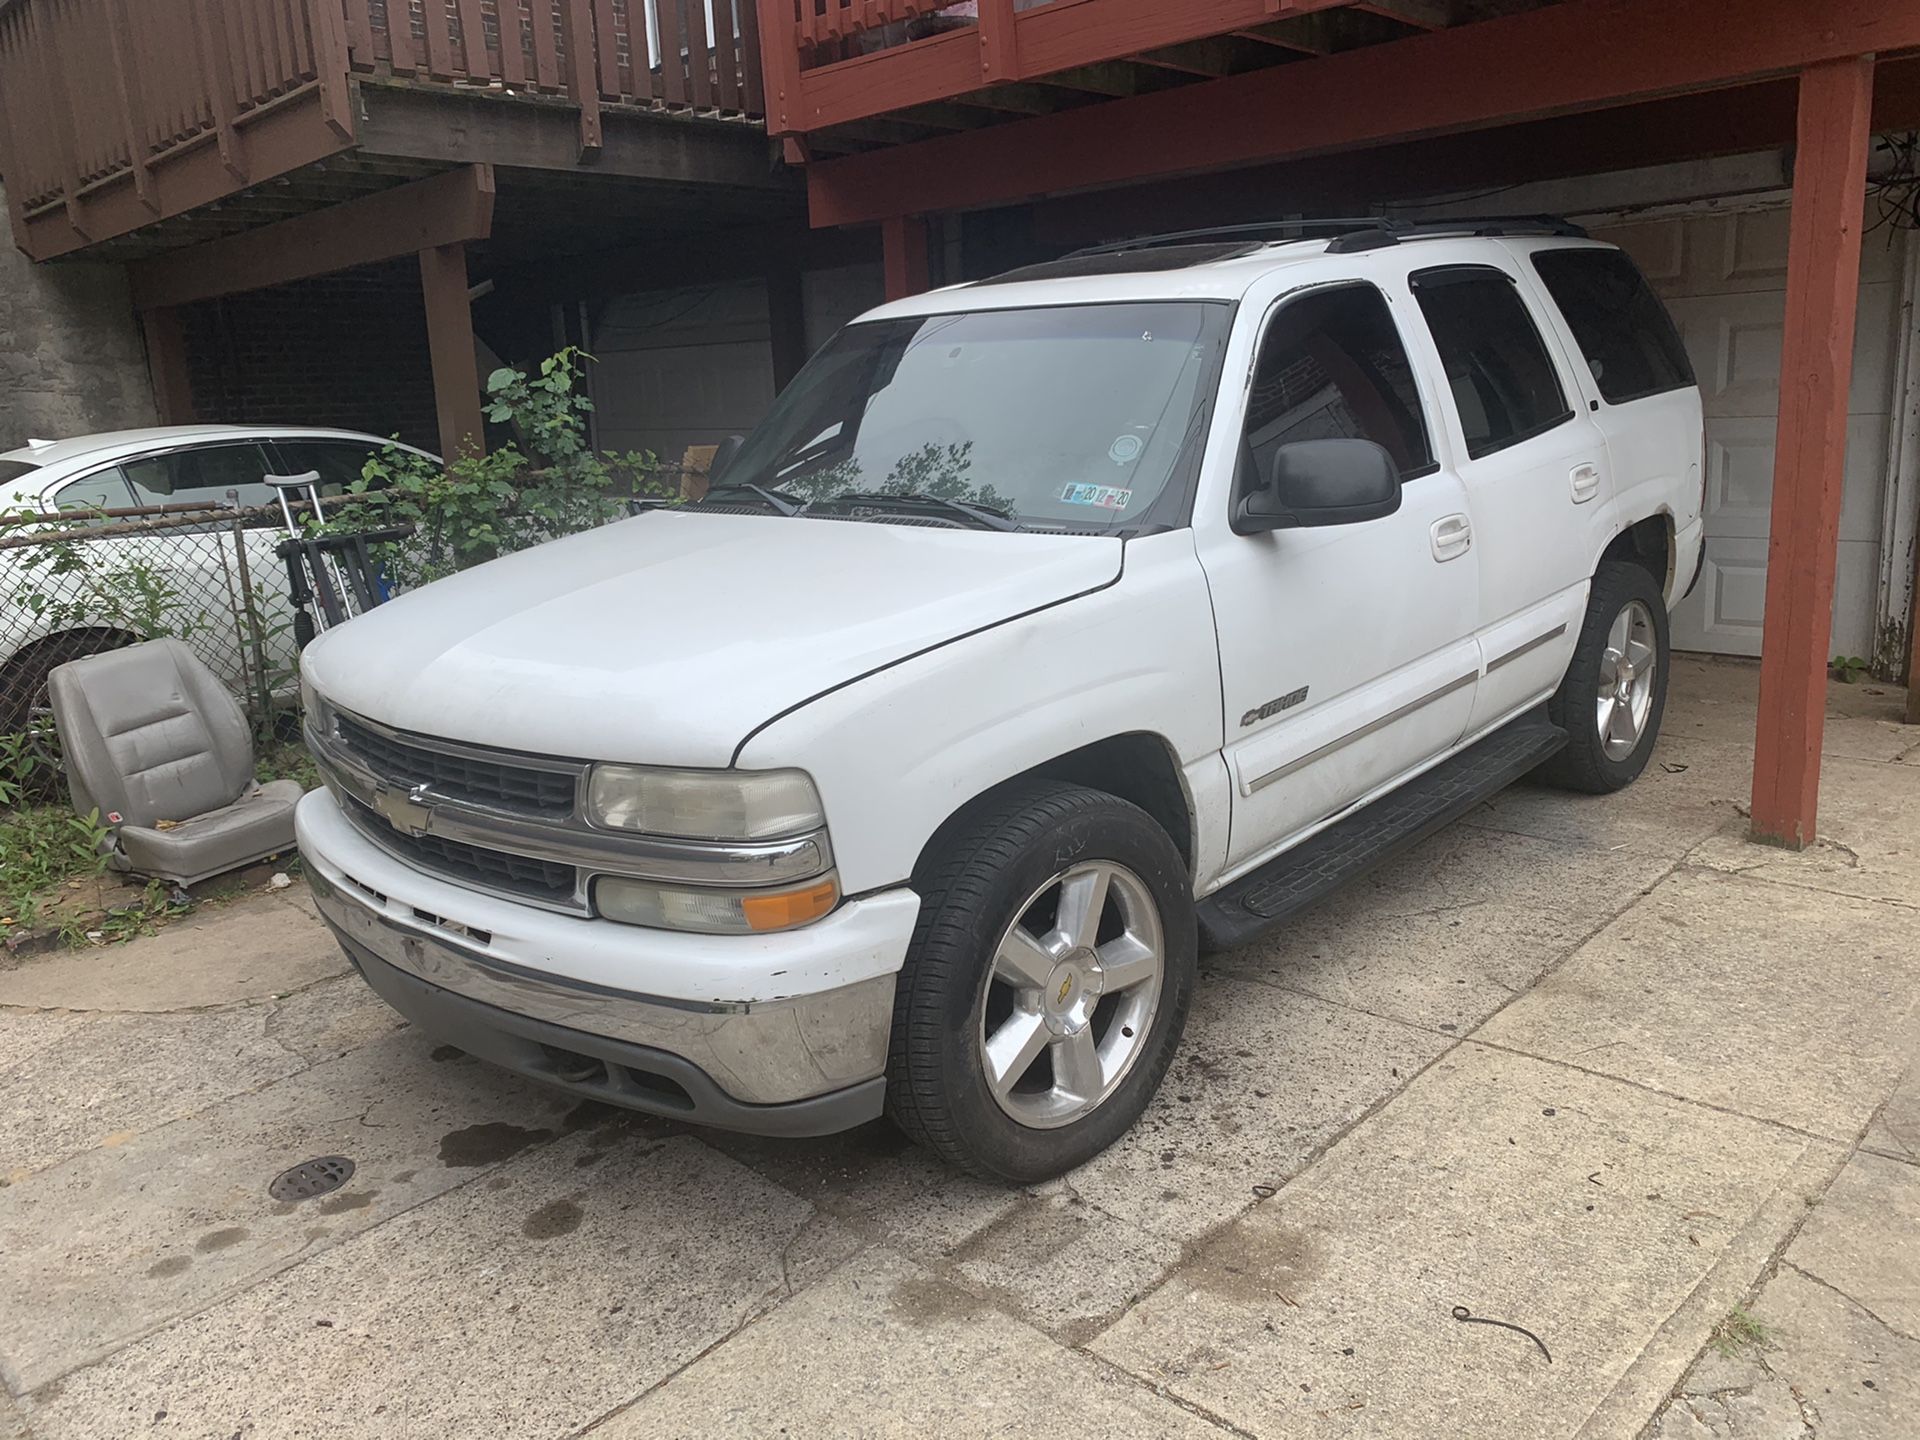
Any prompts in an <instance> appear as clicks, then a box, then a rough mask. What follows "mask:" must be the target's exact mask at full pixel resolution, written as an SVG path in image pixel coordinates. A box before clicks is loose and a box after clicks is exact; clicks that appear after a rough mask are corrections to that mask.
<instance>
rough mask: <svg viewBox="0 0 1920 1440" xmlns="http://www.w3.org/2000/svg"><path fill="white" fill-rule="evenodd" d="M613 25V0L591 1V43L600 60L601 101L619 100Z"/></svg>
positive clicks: (616, 42) (616, 46)
mask: <svg viewBox="0 0 1920 1440" xmlns="http://www.w3.org/2000/svg"><path fill="white" fill-rule="evenodd" d="M618 38H619V37H618V35H617V33H616V31H615V29H614V24H613V0H593V43H594V49H595V50H596V52H598V55H599V59H600V95H601V98H602V99H606V100H618V99H619V98H620V46H619V43H618Z"/></svg>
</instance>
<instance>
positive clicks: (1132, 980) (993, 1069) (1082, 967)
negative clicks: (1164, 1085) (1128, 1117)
mask: <svg viewBox="0 0 1920 1440" xmlns="http://www.w3.org/2000/svg"><path fill="white" fill-rule="evenodd" d="M1165 970H1166V946H1165V941H1164V935H1163V932H1162V929H1161V924H1160V911H1159V907H1158V906H1156V905H1155V904H1154V901H1153V895H1152V892H1151V891H1149V890H1148V889H1147V887H1146V885H1145V884H1144V883H1143V882H1142V881H1141V879H1140V877H1139V876H1138V875H1135V874H1134V873H1133V872H1132V871H1131V870H1129V869H1127V868H1126V867H1125V866H1124V865H1117V864H1115V863H1113V862H1112V861H1110V860H1091V861H1086V862H1083V863H1081V864H1078V865H1074V866H1071V867H1069V868H1068V869H1066V870H1063V871H1062V872H1060V873H1059V874H1058V875H1056V876H1054V877H1053V879H1051V880H1049V881H1047V883H1046V884H1044V885H1042V886H1041V887H1040V888H1039V889H1038V890H1036V891H1034V893H1033V894H1032V895H1031V896H1029V897H1028V898H1027V900H1026V902H1025V903H1024V904H1023V905H1021V906H1020V908H1019V910H1018V912H1017V913H1016V914H1015V915H1014V919H1013V923H1012V924H1011V925H1009V926H1008V927H1007V929H1006V931H1005V933H1003V934H1002V935H1001V937H1000V942H999V944H997V945H996V946H995V947H994V950H993V971H992V973H991V974H990V975H989V976H988V978H987V996H986V1004H985V1006H984V1007H983V1008H982V1012H981V1017H980V1036H979V1044H980V1058H981V1064H982V1069H983V1070H984V1072H985V1074H986V1077H987V1087H988V1089H989V1090H991V1091H992V1092H993V1098H994V1100H995V1102H996V1103H998V1105H999V1106H1000V1108H1001V1109H1002V1110H1004V1111H1005V1112H1006V1113H1007V1114H1008V1115H1010V1116H1011V1117H1013V1119H1015V1120H1017V1121H1018V1122H1019V1123H1020V1124H1022V1125H1026V1126H1029V1127H1031V1128H1033V1129H1036V1130H1051V1129H1056V1128H1058V1127H1059V1126H1062V1125H1067V1124H1071V1123H1072V1122H1073V1121H1075V1120H1078V1119H1080V1118H1081V1117H1082V1116H1084V1115H1087V1114H1089V1113H1091V1112H1092V1111H1093V1110H1094V1109H1095V1108H1097V1107H1098V1106H1099V1105H1100V1103H1101V1102H1102V1101H1103V1100H1105V1099H1106V1098H1107V1097H1108V1096H1109V1095H1111V1094H1112V1093H1113V1092H1114V1091H1115V1090H1117V1089H1118V1088H1119V1087H1120V1084H1121V1082H1122V1081H1123V1080H1125V1079H1126V1078H1127V1072H1128V1071H1130V1070H1131V1069H1132V1068H1133V1064H1134V1062H1135V1061H1136V1060H1137V1059H1138V1058H1139V1056H1140V1053H1141V1051H1142V1050H1143V1049H1144V1048H1145V1047H1146V1043H1147V1036H1148V1034H1149V1033H1150V1032H1151V1030H1152V1028H1153V1018H1154V1012H1155V1011H1156V1010H1157V1009H1158V1008H1159V1004H1160V991H1161V984H1162V980H1163V978H1164V975H1165Z"/></svg>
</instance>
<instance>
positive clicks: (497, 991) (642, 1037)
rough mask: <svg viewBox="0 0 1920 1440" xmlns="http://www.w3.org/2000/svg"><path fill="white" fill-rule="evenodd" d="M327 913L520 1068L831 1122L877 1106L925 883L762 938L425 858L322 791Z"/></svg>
mask: <svg viewBox="0 0 1920 1440" xmlns="http://www.w3.org/2000/svg"><path fill="white" fill-rule="evenodd" d="M295 822H296V830H297V832H298V838H299V842H300V851H301V854H302V856H303V857H304V858H305V861H306V865H307V873H308V876H309V879H310V881H311V883H312V887H313V894H314V901H315V904H316V905H317V906H318V908H319V911H320V914H321V917H322V918H323V919H324V920H325V921H326V922H327V924H328V925H329V926H330V927H331V928H332V929H333V931H334V933H335V934H336V935H337V936H339V938H340V940H341V943H342V944H343V945H344V947H345V948H346V951H347V953H348V955H349V956H350V957H351V958H352V959H353V960H354V962H355V963H356V964H357V965H358V966H359V967H360V970H361V973H362V974H363V975H365V976H366V978H367V980H368V982H369V983H370V984H372V985H373V987H374V989H376V990H377V991H379V993H380V994H381V996H382V997H383V998H385V999H386V1000H387V1001H388V1003H389V1004H391V1005H393V1006H394V1007H395V1008H396V1009H398V1010H400V1011H401V1012H402V1013H403V1014H406V1015H407V1016H408V1017H409V1018H410V1019H413V1020H414V1021H415V1022H416V1023H418V1024H419V1025H420V1026H421V1027H422V1028H423V1029H426V1030H428V1031H430V1032H433V1033H435V1034H439V1035H442V1036H444V1037H445V1038H446V1039H448V1040H449V1041H451V1042H452V1043H454V1044H457V1045H459V1046H460V1048H462V1049H464V1050H469V1051H471V1052H472V1053H474V1054H477V1055H480V1056H482V1057H483V1058H485V1059H490V1060H493V1061H495V1062H496V1063H499V1064H502V1065H506V1066H507V1067H508V1068H510V1069H515V1070H519V1071H521V1072H522V1073H525V1074H531V1075H536V1076H537V1077H538V1078H541V1079H544V1080H548V1081H551V1082H553V1083H556V1084H562V1085H566V1086H568V1087H569V1088H572V1089H575V1090H579V1091H582V1092H584V1093H589V1094H592V1095H594V1096H596V1097H597V1098H601V1099H606V1100H610V1101H613V1102H614V1103H617V1104H623V1105H628V1106H630V1107H632V1108H635V1109H643V1110H652V1111H655V1112H657V1113H662V1114H671V1115H677V1116H680V1117H682V1118H686V1119H690V1120H694V1121H697V1122H700V1123H704V1124H712V1125H718V1126H723V1127H726V1128H730V1129H741V1130H755V1131H762V1132H767V1133H776V1134H824V1133H827V1132H828V1131H830V1130H836V1129H844V1128H846V1127H847V1126H850V1125H856V1124H859V1123H860V1122H862V1121H864V1120H868V1119H871V1118H873V1116H875V1115H877V1114H878V1113H879V1111H880V1100H881V1091H882V1086H883V1081H882V1078H881V1077H882V1075H883V1073H884V1071H885V1069H886V1056H887V1036H888V1031H889V1028H890V1026H891V1022H892V1016H893V988H894V977H895V974H896V973H897V971H898V970H899V968H900V965H901V963H902V962H903V960H904V958H905V956H906V949H907V941H908V939H909V937H910V936H911V934H912V930H913V923H914V919H915V917H916V915H917V914H918V912H919V897H918V896H916V895H914V894H913V893H912V892H911V891H908V890H894V891H888V892H886V893H884V894H881V895H875V896H870V897H868V898H866V899H863V900H855V901H850V902H848V903H846V904H844V905H842V906H841V907H840V909H839V910H837V911H836V912H835V913H834V914H832V915H830V916H828V917H827V918H826V919H825V920H822V921H820V922H818V923H817V924H814V925H809V926H805V927H803V928H801V929H798V930H792V931H786V932H782V933H779V934H774V935H766V936H718V935H689V934H679V933H674V932H668V931H659V930H645V929H641V928H638V927H634V926H627V925H618V924H615V923H613V922H612V921H606V920H589V919H584V918H579V917H575V916H568V915H558V914H554V913H552V912H549V911H544V910H540V909H537V908H535V907H532V906H525V905H516V904H514V903H512V902H511V901H507V900H503V899H499V898H497V897H494V896H490V895H483V894H480V893H477V892H474V891H470V890H466V889H464V888H462V887H460V886H456V885H453V884H450V883H449V882H447V881H444V880H441V879H439V878H437V877H435V876H431V875H427V874H424V873H422V872H421V871H418V870H415V869H413V868H412V867H410V866H407V865H405V864H403V863H401V862H400V861H398V860H396V859H394V858H393V857H392V856H390V855H388V854H387V853H386V852H385V851H383V850H381V849H380V848H378V847H377V846H375V845H374V844H373V843H372V842H371V841H369V840H367V839H366V838H365V837H363V836H362V835H360V833H359V832H358V831H357V830H356V829H355V828H354V827H353V825H352V823H351V822H350V821H348V820H347V818H346V817H345V816H344V815H342V814H341V813H340V810H339V807H338V805H337V803H336V802H335V801H334V800H333V799H332V797H331V796H329V795H328V794H326V793H325V792H324V791H316V792H315V793H313V794H311V795H308V796H307V797H306V798H305V799H304V800H302V801H301V803H300V807H299V810H298V811H297V812H296V814H295Z"/></svg>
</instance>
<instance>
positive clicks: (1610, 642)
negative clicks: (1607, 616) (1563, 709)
mask: <svg viewBox="0 0 1920 1440" xmlns="http://www.w3.org/2000/svg"><path fill="white" fill-rule="evenodd" d="M1659 668H1660V658H1659V651H1658V650H1657V649H1656V648H1655V633H1654V628H1653V612H1652V611H1650V610H1648V609H1647V607H1646V605H1645V604H1644V603H1642V602H1641V601H1639V600H1631V601H1629V602H1628V603H1627V604H1626V605H1625V606H1624V607H1623V608H1622V609H1621V611H1620V613H1619V614H1618V615H1616V616H1614V617H1613V627H1612V628H1611V629H1610V630H1609V631H1608V632H1607V648H1606V649H1605V650H1604V651H1602V652H1601V654H1600V686H1599V698H1598V700H1597V701H1596V703H1595V715H1594V721H1595V723H1596V724H1597V725H1598V726H1599V728H1600V746H1601V748H1602V749H1603V750H1605V751H1606V754H1607V758H1608V759H1609V760H1624V759H1626V758H1627V756H1629V755H1631V754H1632V753H1633V751H1634V747H1635V746H1637V745H1638V744H1639V743H1640V737H1641V736H1642V735H1644V734H1645V733H1646V729H1647V717H1648V716H1649V715H1650V714H1652V712H1653V693H1654V686H1655V684H1656V683H1657V682H1658V680H1659V676H1658V674H1657V673H1656V672H1657V671H1658V670H1659Z"/></svg>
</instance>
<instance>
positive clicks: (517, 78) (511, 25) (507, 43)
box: [496, 0, 527, 89]
mask: <svg viewBox="0 0 1920 1440" xmlns="http://www.w3.org/2000/svg"><path fill="white" fill-rule="evenodd" d="M496 13H497V14H498V15H499V17H500V78H501V79H502V80H504V81H506V82H507V84H508V85H511V86H513V87H514V88H516V89H518V88H519V87H520V86H522V85H525V84H526V83H527V32H526V17H525V16H523V15H522V14H521V13H520V0H499V5H498V7H497V10H496Z"/></svg>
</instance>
